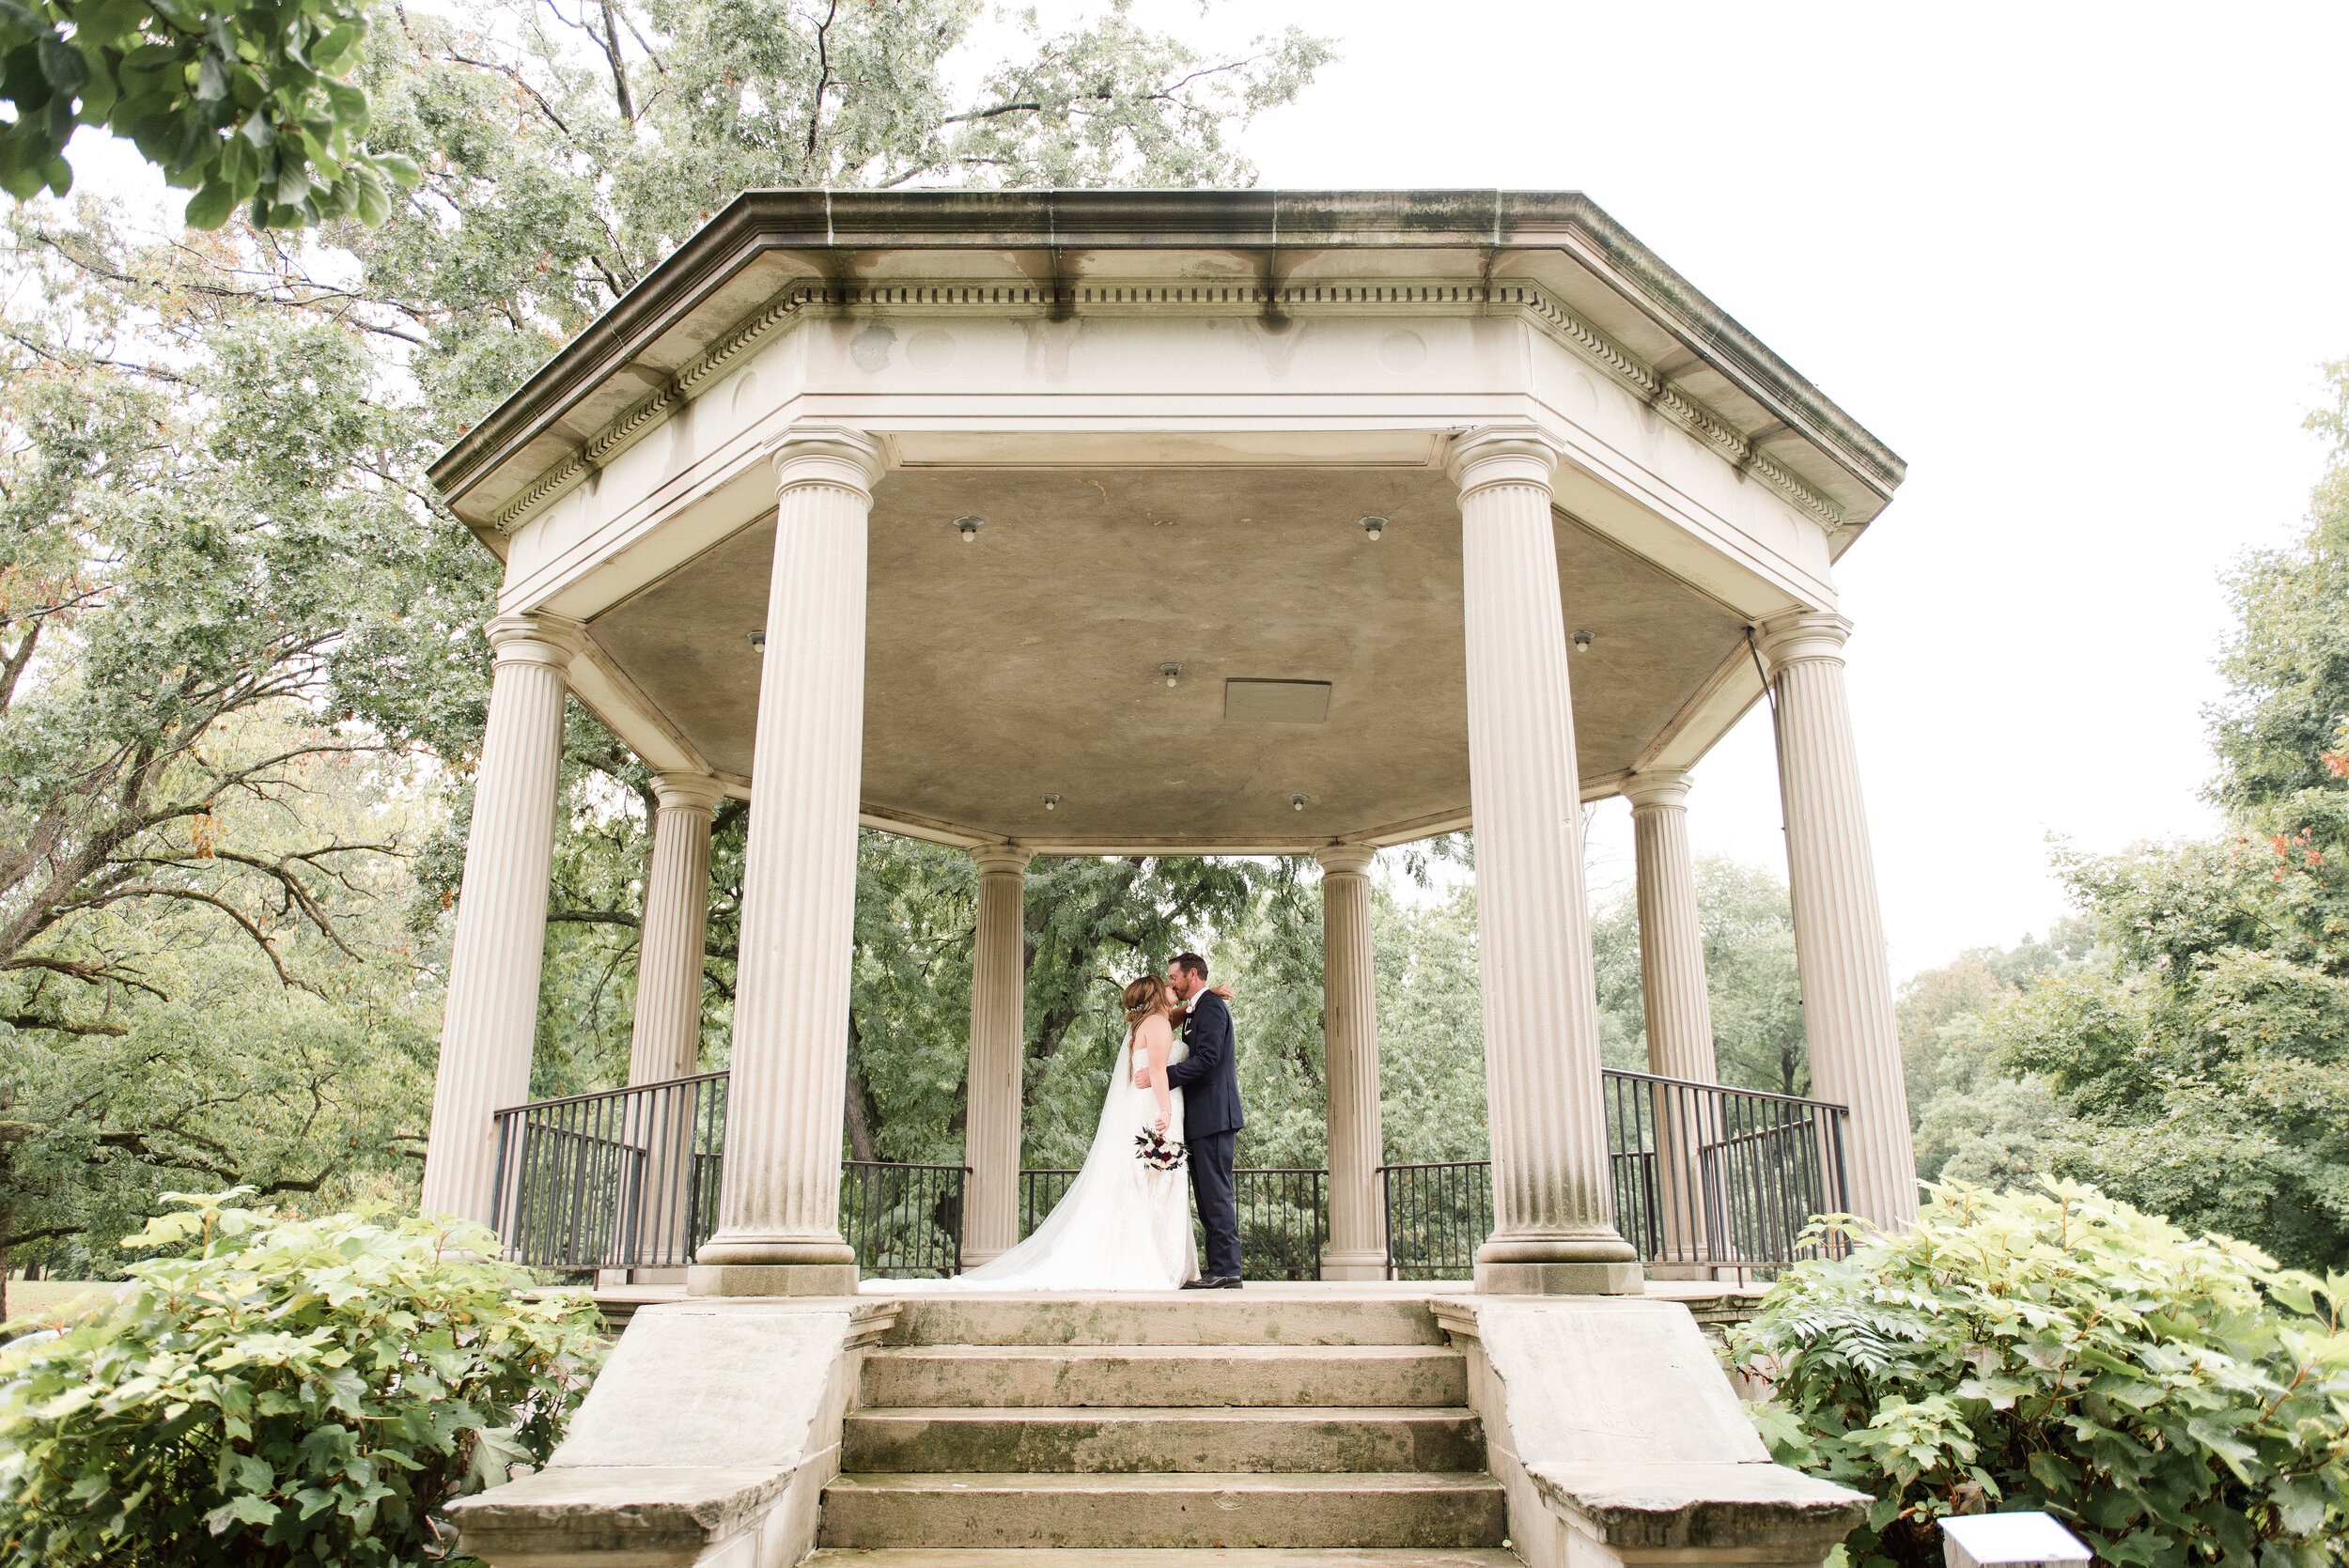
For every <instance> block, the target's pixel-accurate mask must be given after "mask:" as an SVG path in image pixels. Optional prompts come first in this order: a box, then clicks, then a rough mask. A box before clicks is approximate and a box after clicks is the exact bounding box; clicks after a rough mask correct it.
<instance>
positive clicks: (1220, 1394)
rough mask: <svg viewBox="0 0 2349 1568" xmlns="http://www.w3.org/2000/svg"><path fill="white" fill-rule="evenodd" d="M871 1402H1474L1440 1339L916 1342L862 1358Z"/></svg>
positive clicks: (1462, 1366)
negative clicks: (1326, 1346) (1320, 1343)
mask: <svg viewBox="0 0 2349 1568" xmlns="http://www.w3.org/2000/svg"><path fill="white" fill-rule="evenodd" d="M863 1396H864V1403H865V1404H866V1405H988V1406H993V1407H996V1408H1002V1409H1023V1408H1037V1407H1066V1406H1070V1405H1116V1406H1123V1407H1135V1406H1147V1405H1248V1406H1281V1405H1393V1406H1415V1407H1426V1406H1430V1405H1465V1404H1467V1403H1468V1362H1467V1361H1466V1360H1465V1359H1464V1358H1462V1357H1461V1355H1460V1353H1459V1352H1458V1351H1456V1350H1451V1349H1446V1348H1443V1347H1441V1346H1438V1345H1426V1344H1408V1345H1387V1344H1374V1345H1360V1346H1352V1347H1348V1348H1347V1350H1346V1354H1345V1355H1343V1356H1330V1355H1328V1354H1325V1353H1323V1352H1322V1351H1321V1350H1320V1349H1319V1348H1318V1347H1315V1346H1292V1345H1211V1346H1194V1345H1175V1344H1146V1345H1118V1346H1107V1345H1095V1346H1085V1345H1066V1346H1065V1345H987V1346H979V1345H920V1346H906V1347H903V1348H896V1349H887V1350H876V1351H872V1352H870V1353H868V1354H867V1355H866V1356H865V1358H864V1387H863Z"/></svg>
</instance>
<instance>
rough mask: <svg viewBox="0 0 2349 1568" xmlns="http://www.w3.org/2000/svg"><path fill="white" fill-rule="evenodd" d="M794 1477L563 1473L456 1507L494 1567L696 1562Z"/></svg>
mask: <svg viewBox="0 0 2349 1568" xmlns="http://www.w3.org/2000/svg"><path fill="white" fill-rule="evenodd" d="M790 1479H791V1470H790V1469H789V1468H788V1467H783V1468H777V1467H771V1466H770V1467H758V1466H728V1467H690V1468H655V1467H629V1468H606V1467H553V1468H548V1469H544V1470H541V1471H539V1472H538V1473H537V1474H536V1475H533V1476H528V1477H525V1478H524V1479H523V1480H521V1481H517V1482H514V1483H510V1484H507V1485H505V1486H498V1487H493V1488H491V1489H490V1490H489V1491H487V1492H483V1493H481V1494H479V1495H478V1496H476V1497H472V1498H465V1499H464V1500H462V1501H461V1502H459V1503H457V1504H455V1505H453V1507H452V1508H451V1513H452V1514H455V1516H456V1517H457V1519H458V1521H459V1526H460V1528H461V1529H463V1531H464V1546H465V1550H466V1551H468V1552H471V1553H472V1554H474V1556H476V1557H479V1558H482V1559H484V1560H488V1561H490V1562H533V1561H562V1560H567V1559H570V1558H573V1557H584V1556H588V1555H591V1554H592V1555H593V1556H594V1558H595V1560H597V1561H599V1562H609V1563H612V1564H614V1568H618V1565H620V1564H624V1563H625V1564H645V1565H647V1568H649V1565H651V1564H655V1563H660V1564H667V1563H673V1562H674V1563H680V1564H681V1563H690V1562H692V1560H694V1559H695V1558H696V1557H698V1556H699V1555H700V1554H701V1553H702V1552H703V1550H704V1549H705V1548H707V1547H708V1546H709V1545H712V1544H713V1543H717V1542H722V1541H723V1540H725V1539H727V1538H728V1537H730V1536H734V1535H738V1534H740V1533H741V1532H742V1531H744V1530H746V1529H750V1528H751V1527H752V1526H754V1524H755V1523H756V1522H757V1521H758V1519H759V1518H760V1516H761V1515H763V1514H765V1513H766V1512H767V1511H768V1510H769V1509H770V1508H771V1507H772V1506H773V1505H774V1502H775V1500H776V1498H778V1497H779V1496H780V1494H781V1493H782V1491H783V1489H784V1487H785V1486H786V1484H787V1483H789V1481H790Z"/></svg>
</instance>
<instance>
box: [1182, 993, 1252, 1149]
mask: <svg viewBox="0 0 2349 1568" xmlns="http://www.w3.org/2000/svg"><path fill="white" fill-rule="evenodd" d="M1183 1040H1184V1043H1185V1044H1187V1045H1189V1046H1190V1055H1189V1056H1187V1057H1185V1058H1184V1059H1183V1060H1182V1061H1180V1062H1177V1063H1175V1064H1174V1065H1173V1066H1171V1067H1169V1068H1168V1069H1167V1070H1166V1081H1167V1083H1168V1084H1169V1085H1170V1086H1172V1087H1174V1088H1176V1089H1180V1090H1181V1091H1182V1092H1183V1131H1184V1134H1185V1136H1187V1137H1203V1136H1205V1135H1206V1134H1207V1133H1211V1132H1237V1131H1238V1130H1239V1129H1240V1128H1241V1127H1243V1126H1246V1125H1247V1121H1246V1119H1245V1118H1244V1117H1242V1116H1241V1115H1240V1109H1239V1062H1238V1060H1237V1052H1236V1051H1235V1050H1234V1049H1233V1047H1232V1010H1231V1009H1230V1008H1228V1007H1226V1006H1224V1005H1223V999H1222V998H1221V997H1220V996H1217V995H1216V994H1215V993H1214V992H1213V991H1203V992H1201V993H1200V996H1199V1001H1198V1004H1197V1005H1196V1006H1194V1007H1193V1008H1191V1010H1190V1018H1189V1019H1188V1020H1187V1021H1186V1022H1185V1023H1184V1025H1183Z"/></svg>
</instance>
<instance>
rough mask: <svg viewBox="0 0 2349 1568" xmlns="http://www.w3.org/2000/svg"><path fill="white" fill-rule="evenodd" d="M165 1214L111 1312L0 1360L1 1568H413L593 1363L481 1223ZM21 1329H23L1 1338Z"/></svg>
mask: <svg viewBox="0 0 2349 1568" xmlns="http://www.w3.org/2000/svg"><path fill="white" fill-rule="evenodd" d="M244 1191H245V1189H242V1188H240V1189H237V1190H236V1191H232V1192H227V1193H223V1194H221V1195H220V1196H218V1197H215V1198H200V1199H190V1198H177V1199H175V1202H178V1203H180V1204H182V1205H184V1206H183V1208H182V1210H181V1211H180V1212H178V1213H173V1214H169V1215H166V1216H164V1217H163V1218H162V1219H156V1220H154V1221H152V1222H150V1223H149V1224H148V1227H147V1230H146V1232H145V1233H144V1234H141V1235H138V1236H133V1237H132V1238H131V1239H130V1240H129V1241H127V1242H125V1243H124V1245H125V1246H126V1247H132V1248H137V1249H140V1250H148V1251H157V1252H163V1251H168V1252H169V1253H170V1254H172V1255H166V1256H160V1257H154V1258H150V1259H148V1260H147V1261H145V1262H142V1263H139V1264H136V1265H133V1266H132V1269H131V1276H132V1282H131V1283H130V1284H129V1285H127V1286H125V1287H123V1289H122V1293H121V1295H120V1296H118V1297H117V1298H116V1299H114V1300H113V1301H111V1302H110V1303H109V1304H108V1305H107V1306H105V1307H103V1308H102V1309H101V1310H99V1311H97V1312H91V1313H88V1314H86V1315H85V1316H83V1317H81V1318H79V1319H77V1320H75V1321H73V1322H72V1323H70V1324H69V1325H67V1326H66V1327H64V1329H63V1331H62V1332H61V1333H59V1334H58V1335H56V1336H55V1337H54V1338H43V1337H39V1336H34V1337H28V1338H23V1339H20V1340H18V1341H17V1342H15V1343H12V1344H10V1345H8V1347H7V1348H6V1349H5V1350H0V1563H6V1564H8V1568H17V1565H20V1564H21V1565H24V1568H31V1565H33V1564H42V1565H45V1568H78V1565H81V1564H95V1563H106V1564H109V1565H116V1564H120V1565H124V1568H167V1565H169V1568H176V1565H179V1564H194V1563H208V1564H217V1563H236V1564H247V1563H250V1564H271V1565H274V1564H281V1563H295V1562H300V1563H317V1564H365V1565H369V1568H372V1565H377V1564H382V1565H391V1564H404V1563H414V1562H420V1561H425V1560H429V1559H430V1558H432V1557H434V1556H436V1555H437V1550H436V1545H435V1540H436V1534H444V1533H445V1530H446V1526H445V1522H444V1521H441V1522H438V1523H437V1524H436V1520H435V1517H434V1516H435V1514H437V1512H438V1510H439V1509H440V1508H441V1507H442V1505H443V1504H444V1503H445V1502H447V1501H448V1500H449V1499H451V1498H457V1497H459V1496H462V1495H464V1494H466V1493H469V1492H474V1491H478V1490H479V1489H480V1488H482V1487H483V1486H486V1485H494V1484H497V1483H501V1482H504V1481H505V1480H506V1479H507V1468H508V1467H509V1466H513V1465H521V1464H531V1465H536V1464H541V1463H544V1461H545V1459H546V1456H547V1455H548V1453H549V1452H552V1450H553V1447H554V1444H555V1442H556V1440H557V1439H558V1438H559V1437H560V1436H561V1435H562V1429H563V1424H564V1422H565V1421H566V1420H567V1419H568V1416H569V1414H570V1412H571V1410H572V1408H573V1407H574V1406H575V1405H577V1404H578V1402H579V1400H580V1398H581V1397H582V1396H583V1393H584V1391H585V1386H586V1381H587V1378H588V1377H589V1375H590V1374H592V1372H593V1370H594V1368H595V1365H596V1362H597V1359H598V1358H599V1356H600V1354H601V1343H602V1342H601V1340H600V1339H599V1336H598V1334H597V1332H596V1331H595V1329H594V1327H592V1321H591V1319H590V1317H589V1315H588V1309H587V1307H586V1304H585V1303H584V1302H583V1301H581V1300H579V1299H578V1298H576V1297H566V1298H562V1299H559V1300H548V1301H537V1302H532V1301H524V1300H521V1299H519V1298H518V1297H517V1296H516V1289H517V1287H518V1286H520V1285H522V1284H525V1283H526V1282H527V1281H526V1279H525V1277H524V1276H522V1275H521V1274H519V1273H518V1272H517V1271H515V1270H512V1269H509V1268H506V1267H504V1266H502V1265H495V1264H485V1263H480V1262H475V1261H470V1260H469V1259H468V1258H466V1257H465V1256H464V1255H462V1254H461V1253H460V1252H459V1250H458V1249H463V1248H473V1249H476V1250H480V1251H483V1252H486V1251H488V1250H490V1249H491V1248H492V1247H493V1246H494V1241H493V1239H492V1238H491V1237H490V1235H489V1234H488V1233H487V1232H486V1231H482V1230H480V1229H478V1228H477V1227H474V1226H459V1227H452V1226H448V1225H443V1224H438V1223H434V1222H431V1221H428V1220H420V1219H393V1218H391V1217H390V1215H389V1213H388V1210H389V1205H381V1204H379V1205H372V1206H369V1207H365V1208H362V1209H360V1210H358V1211H356V1212H354V1213H350V1214H337V1215H330V1216H328V1217H326V1218H324V1219H280V1218H275V1217H272V1216H270V1215H266V1214H259V1213H256V1212H254V1211H252V1210H249V1209H244V1208H240V1207H236V1206H234V1204H235V1203H236V1201H237V1200H238V1199H239V1198H240V1197H241V1196H243V1195H244ZM11 1327H13V1328H15V1329H17V1330H20V1331H21V1330H23V1329H24V1328H26V1327H33V1326H31V1325H27V1324H23V1323H20V1324H16V1325H12V1326H11Z"/></svg>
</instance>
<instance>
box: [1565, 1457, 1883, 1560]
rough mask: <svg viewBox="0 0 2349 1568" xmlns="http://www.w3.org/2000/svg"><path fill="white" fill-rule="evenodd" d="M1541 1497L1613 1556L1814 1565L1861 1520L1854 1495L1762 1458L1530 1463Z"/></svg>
mask: <svg viewBox="0 0 2349 1568" xmlns="http://www.w3.org/2000/svg"><path fill="white" fill-rule="evenodd" d="M1526 1468H1527V1472H1528V1473H1529V1474H1530V1475H1531V1476H1532V1480H1533V1485H1534V1487H1535V1489H1536V1490H1538V1491H1539V1492H1540V1493H1541V1495H1542V1497H1543V1498H1544V1499H1545V1500H1547V1501H1548V1502H1549V1503H1551V1504H1552V1505H1554V1506H1555V1507H1557V1508H1559V1509H1561V1510H1563V1512H1564V1513H1565V1514H1567V1515H1568V1516H1569V1518H1570V1519H1571V1520H1572V1521H1573V1522H1574V1523H1575V1524H1576V1525H1578V1526H1579V1528H1581V1529H1584V1530H1585V1531H1586V1532H1587V1533H1588V1534H1590V1535H1591V1536H1592V1537H1593V1538H1595V1539H1596V1540H1598V1541H1601V1542H1603V1543H1604V1544H1605V1545H1608V1546H1609V1547H1610V1548H1613V1549H1614V1550H1616V1551H1619V1552H1629V1551H1656V1550H1661V1549H1666V1548H1675V1549H1692V1550H1719V1549H1721V1548H1731V1547H1734V1548H1736V1549H1738V1550H1739V1551H1740V1552H1741V1553H1748V1554H1751V1555H1750V1557H1747V1558H1745V1559H1744V1560H1753V1561H1763V1560H1770V1555H1769V1554H1770V1553H1771V1552H1772V1549H1773V1548H1775V1549H1778V1550H1781V1551H1782V1552H1783V1553H1784V1554H1785V1555H1784V1557H1783V1558H1782V1559H1781V1560H1785V1561H1792V1562H1815V1561H1817V1560H1819V1559H1820V1558H1822V1557H1824V1556H1826V1555H1827V1551H1828V1547H1830V1546H1832V1545H1835V1543H1837V1542H1838V1541H1841V1540H1842V1539H1843V1537H1844V1536H1845V1535H1846V1534H1848V1533H1850V1531H1851V1529H1852V1527H1853V1526H1855V1525H1857V1524H1859V1521H1860V1520H1861V1519H1863V1518H1865V1517H1866V1516H1867V1511H1868V1500H1869V1499H1868V1498H1867V1496H1866V1495H1865V1494H1864V1493H1859V1492H1855V1491H1852V1490H1851V1489H1850V1488H1848V1487H1843V1486H1837V1485H1835V1484H1834V1483H1831V1482H1825V1481H1820V1480H1817V1479H1816V1478H1814V1477H1812V1476H1807V1475H1804V1474H1803V1473H1802V1472H1801V1471H1799V1470H1791V1469H1788V1468H1787V1467H1785V1466H1783V1465H1773V1464H1770V1463H1769V1462H1768V1461H1766V1460H1765V1461H1762V1462H1760V1463H1757V1464H1746V1465H1735V1464H1730V1465H1610V1464H1591V1465H1530V1466H1528V1467H1526Z"/></svg>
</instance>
